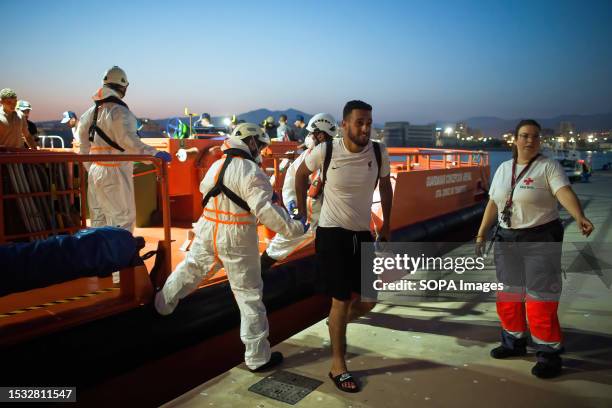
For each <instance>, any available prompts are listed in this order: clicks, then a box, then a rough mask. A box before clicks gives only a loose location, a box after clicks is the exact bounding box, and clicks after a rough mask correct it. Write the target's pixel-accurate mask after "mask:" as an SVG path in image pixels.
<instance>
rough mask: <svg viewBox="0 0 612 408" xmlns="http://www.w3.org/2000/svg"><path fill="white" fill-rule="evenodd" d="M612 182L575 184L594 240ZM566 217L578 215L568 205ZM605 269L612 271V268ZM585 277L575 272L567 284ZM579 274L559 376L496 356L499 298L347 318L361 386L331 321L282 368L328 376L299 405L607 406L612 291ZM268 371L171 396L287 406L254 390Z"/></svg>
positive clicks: (570, 234)
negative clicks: (339, 354) (351, 389)
mask: <svg viewBox="0 0 612 408" xmlns="http://www.w3.org/2000/svg"><path fill="white" fill-rule="evenodd" d="M610 187H612V173H596V174H595V175H594V176H593V177H592V178H591V183H588V184H582V183H578V184H574V189H575V191H576V192H577V193H578V195H579V196H580V198H581V200H582V202H583V205H584V207H585V211H586V213H587V216H588V217H589V218H590V219H591V221H593V223H594V224H595V226H596V230H595V232H594V233H593V235H592V236H591V237H590V238H589V241H593V242H612V229H611V228H610V227H609V225H610V224H612V222H611V221H612V212H610V208H611V207H612V188H610ZM562 218H563V220H564V221H568V220H570V219H571V217H569V215H568V214H567V213H563V214H562ZM566 224H567V226H566V234H565V241H569V242H583V241H584V239H583V238H582V236H581V235H580V234H579V233H578V232H577V231H576V229H575V226H574V225H573V223H572V222H571V221H568V222H566ZM604 272H606V271H604ZM607 273H608V274H609V276H612V275H610V274H612V270H609V269H608V270H607ZM577 277H578V276H577V275H576V274H573V273H568V279H569V280H568V281H566V282H568V285H567V286H569V284H571V283H572V282H575V279H576V278H577ZM580 278H581V281H580V285H581V286H580V292H579V293H580V296H571V297H568V298H566V299H562V301H561V303H560V310H559V317H560V320H561V325H562V327H563V328H564V334H565V346H566V349H567V352H566V353H565V354H564V362H565V368H564V374H563V375H562V376H561V377H559V378H556V379H553V380H539V379H536V378H535V377H533V376H532V375H531V373H530V370H531V367H532V366H533V364H534V360H535V357H534V355H533V352H531V353H529V355H528V356H526V357H523V358H515V359H511V360H504V361H501V360H494V359H492V358H490V357H489V350H490V349H491V348H492V347H495V346H496V345H497V344H498V338H499V323H498V318H497V315H496V311H495V304H494V303H467V302H454V303H450V302H446V303H442V302H434V303H414V304H412V305H410V306H388V305H382V304H381V305H378V306H377V307H376V308H375V309H374V310H373V312H371V313H370V314H369V315H367V316H366V317H363V318H361V319H360V320H359V321H357V322H355V323H352V324H349V327H348V342H349V344H348V365H349V369H351V370H352V372H353V373H354V374H355V375H356V376H358V377H359V378H360V380H361V382H362V384H363V385H364V389H363V390H362V392H360V393H357V394H347V393H342V392H340V391H338V390H337V389H336V388H335V387H334V385H333V384H332V382H331V381H330V380H329V378H328V377H327V372H328V370H329V355H330V349H329V347H330V346H329V336H328V334H327V326H326V325H325V323H324V321H321V322H319V323H317V324H315V325H313V326H311V327H309V328H308V329H305V330H303V331H302V332H300V333H298V334H296V335H295V336H293V337H291V338H289V339H287V340H286V341H284V342H282V343H280V344H278V345H277V346H275V347H274V350H278V351H281V352H283V354H284V355H285V361H284V363H283V364H282V366H280V368H279V369H281V370H287V371H289V372H291V373H296V374H300V375H302V376H306V377H309V378H312V379H316V380H319V381H321V382H322V385H320V386H319V387H317V388H316V389H315V390H314V391H313V392H312V393H310V394H308V395H307V396H306V397H304V398H303V399H302V400H301V401H299V402H298V403H297V404H296V405H295V406H297V407H317V408H318V407H322V406H323V407H355V408H357V407H377V408H378V407H405V406H414V407H423V406H425V407H429V406H431V407H448V406H471V407H490V406H493V405H494V406H499V407H514V408H515V407H545V406H550V407H555V408H561V407H572V408H573V407H576V406H580V407H586V406H589V407H609V406H612V300H611V299H612V298H611V297H610V294H611V293H610V289H608V288H606V287H605V286H604V285H603V283H602V281H601V280H600V278H599V277H597V276H594V275H588V276H586V275H584V274H582V275H581V276H580ZM567 286H566V287H567ZM181 374H182V375H188V373H181ZM181 374H179V373H175V375H181ZM270 374H273V372H268V373H261V374H259V373H258V374H254V373H251V372H250V371H248V370H247V368H246V366H245V365H244V364H241V365H238V366H236V367H234V368H232V369H231V370H230V371H228V372H226V373H224V374H222V375H220V376H218V377H216V378H214V379H212V380H210V381H208V382H206V383H204V384H202V385H200V386H198V387H196V388H194V389H193V390H191V391H190V392H188V393H186V394H184V395H182V396H181V397H179V398H176V399H175V400H173V401H170V402H168V403H167V404H166V405H164V406H165V407H181V408H190V407H209V406H212V407H238V406H253V407H261V408H263V407H287V406H288V404H286V403H283V402H279V401H276V400H273V399H270V398H267V397H263V396H261V395H259V394H255V393H253V392H251V391H248V388H249V387H251V386H252V385H253V384H255V383H257V382H259V381H260V380H262V379H264V378H265V377H267V376H268V375H270Z"/></svg>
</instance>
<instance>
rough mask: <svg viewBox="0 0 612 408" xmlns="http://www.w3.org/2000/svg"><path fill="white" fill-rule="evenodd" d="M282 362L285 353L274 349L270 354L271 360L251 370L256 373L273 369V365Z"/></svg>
mask: <svg viewBox="0 0 612 408" xmlns="http://www.w3.org/2000/svg"><path fill="white" fill-rule="evenodd" d="M282 362H283V353H281V352H280V351H273V352H272V354H270V360H268V362H267V363H266V364H264V365H262V366H259V367H257V368H256V369H254V370H251V371H252V372H254V373H258V372H260V371H266V370H269V369H271V368H272V367H275V366H277V365H279V364H280V363H282Z"/></svg>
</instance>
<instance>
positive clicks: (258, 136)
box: [230, 123, 270, 145]
mask: <svg viewBox="0 0 612 408" xmlns="http://www.w3.org/2000/svg"><path fill="white" fill-rule="evenodd" d="M251 136H253V137H254V138H255V140H257V141H258V142H259V143H262V144H265V145H269V144H270V137H269V136H268V135H267V134H266V132H264V131H263V129H262V128H260V127H259V126H258V125H256V124H254V123H240V124H239V125H238V126H236V127H235V128H234V130H233V131H232V134H231V135H230V137H231V138H232V139H237V140H240V141H242V140H244V139H246V138H248V137H251Z"/></svg>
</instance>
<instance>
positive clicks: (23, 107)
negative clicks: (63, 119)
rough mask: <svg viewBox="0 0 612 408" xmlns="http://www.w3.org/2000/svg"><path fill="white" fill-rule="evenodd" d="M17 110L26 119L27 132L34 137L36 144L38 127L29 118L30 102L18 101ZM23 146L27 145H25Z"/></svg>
mask: <svg viewBox="0 0 612 408" xmlns="http://www.w3.org/2000/svg"><path fill="white" fill-rule="evenodd" d="M17 110H18V111H19V112H21V113H22V114H23V116H24V117H25V119H26V121H27V122H28V132H30V135H31V136H32V139H34V142H35V143H36V144H37V145H38V141H39V139H38V128H37V127H36V124H35V123H34V122H32V121H31V120H30V113H31V112H32V104H30V102H28V101H23V100H21V101H18V102H17ZM25 147H27V145H25Z"/></svg>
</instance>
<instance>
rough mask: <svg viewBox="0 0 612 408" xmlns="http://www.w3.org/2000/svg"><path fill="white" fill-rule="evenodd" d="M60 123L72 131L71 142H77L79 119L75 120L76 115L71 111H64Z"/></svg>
mask: <svg viewBox="0 0 612 408" xmlns="http://www.w3.org/2000/svg"><path fill="white" fill-rule="evenodd" d="M60 123H61V124H65V125H66V126H68V127H69V128H70V130H72V139H73V140H77V141H78V140H79V136H78V133H77V129H78V125H79V119H78V118H77V115H76V113H74V112H72V111H66V112H64V113H62V120H61V121H60Z"/></svg>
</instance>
